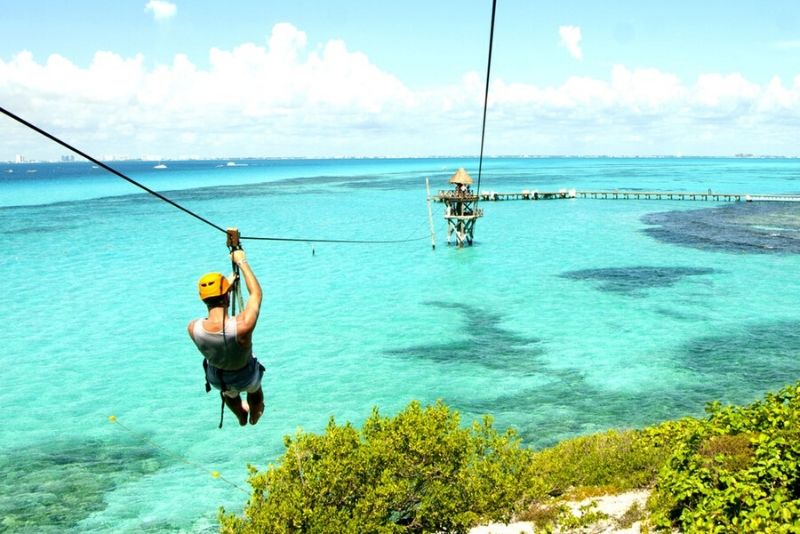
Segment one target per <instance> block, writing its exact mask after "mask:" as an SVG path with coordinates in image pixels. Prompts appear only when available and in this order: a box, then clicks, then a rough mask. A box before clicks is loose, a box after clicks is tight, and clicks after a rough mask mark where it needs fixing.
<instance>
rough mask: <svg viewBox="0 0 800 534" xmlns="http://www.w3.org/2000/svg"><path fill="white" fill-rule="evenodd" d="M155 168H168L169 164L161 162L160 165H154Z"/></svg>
mask: <svg viewBox="0 0 800 534" xmlns="http://www.w3.org/2000/svg"><path fill="white" fill-rule="evenodd" d="M153 168H154V169H166V168H167V166H166V165H164V164H163V163H159V164H158V165H156V166H155V167H153Z"/></svg>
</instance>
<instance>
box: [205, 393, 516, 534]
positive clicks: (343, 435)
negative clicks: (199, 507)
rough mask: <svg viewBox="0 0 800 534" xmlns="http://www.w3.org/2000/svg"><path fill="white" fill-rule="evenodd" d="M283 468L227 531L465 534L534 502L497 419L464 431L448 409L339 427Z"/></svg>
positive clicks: (302, 436) (512, 440)
mask: <svg viewBox="0 0 800 534" xmlns="http://www.w3.org/2000/svg"><path fill="white" fill-rule="evenodd" d="M285 444H286V452H285V453H284V455H283V456H282V458H281V460H280V463H279V465H277V466H270V467H269V468H268V469H267V470H266V471H264V472H257V471H256V470H254V469H253V468H251V476H250V484H251V485H252V487H253V494H252V496H251V499H250V501H249V503H248V505H247V507H246V509H245V514H244V517H237V516H234V515H225V513H224V511H223V512H222V513H221V517H220V520H221V523H222V530H223V532H270V533H289V532H309V533H313V532H319V533H329V532H337V533H360V532H374V533H393V532H445V531H446V532H466V531H467V530H468V529H469V528H470V527H471V526H473V525H475V524H477V523H479V522H480V521H490V520H491V521H494V520H508V519H510V517H511V514H512V513H513V511H514V510H515V509H516V508H517V507H518V505H519V504H520V503H521V502H522V500H523V499H524V496H525V494H526V488H525V485H526V480H527V478H528V475H527V466H528V464H529V458H530V452H529V451H527V450H526V449H523V448H521V447H520V445H519V439H518V438H517V436H516V435H515V434H514V432H513V431H508V432H506V433H504V434H499V433H498V432H497V431H496V430H495V429H494V428H493V427H492V421H491V419H490V418H488V417H487V418H485V419H484V420H483V421H482V422H480V423H473V425H472V426H471V427H470V428H463V427H462V426H461V425H460V420H459V415H458V413H457V412H455V411H451V410H449V409H448V407H447V406H445V405H444V404H443V403H441V402H437V403H436V404H435V405H432V406H426V407H421V406H420V404H419V403H418V402H416V401H415V402H412V403H411V404H410V405H409V406H408V407H407V408H406V409H405V410H403V411H402V412H401V413H399V414H398V415H397V416H395V417H393V418H387V417H382V416H381V415H380V414H379V413H378V410H377V409H374V410H373V413H372V415H371V416H370V417H369V418H368V419H367V421H366V422H365V423H364V426H363V428H362V429H361V430H360V431H359V430H357V429H355V428H353V427H352V426H351V425H350V424H345V425H343V426H339V425H337V424H336V422H335V421H334V420H333V419H331V421H330V423H329V424H328V427H327V429H326V430H325V433H324V434H323V435H314V434H310V433H304V432H298V433H297V435H296V436H295V437H294V438H293V439H291V438H288V437H287V438H285Z"/></svg>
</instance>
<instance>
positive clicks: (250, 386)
mask: <svg viewBox="0 0 800 534" xmlns="http://www.w3.org/2000/svg"><path fill="white" fill-rule="evenodd" d="M231 232H235V234H233V235H235V238H236V241H235V245H234V246H233V247H232V250H231V261H232V263H233V265H234V275H233V276H232V277H231V278H230V279H229V278H226V277H225V276H224V275H223V274H222V273H217V272H211V273H206V274H204V275H203V276H202V277H201V278H200V280H199V281H198V283H197V288H198V292H199V293H200V300H202V301H203V303H204V304H205V305H206V307H207V308H208V316H207V317H205V318H203V319H194V320H193V321H191V322H190V323H189V326H188V330H189V337H190V338H191V339H192V341H194V344H195V345H196V346H197V349H198V350H199V351H200V352H201V353H202V355H203V356H204V358H205V359H204V360H203V367H204V369H205V375H206V391H207V392H208V391H210V390H211V386H213V387H214V388H215V389H218V390H219V392H220V396H221V397H222V402H223V407H222V413H221V415H220V422H219V426H220V427H222V418H223V415H222V414H224V410H225V408H224V406H227V407H228V408H229V409H230V410H231V411H232V412H233V413H234V414H235V415H236V418H237V419H238V420H239V424H240V425H241V426H245V425H246V424H247V422H248V420H249V421H250V424H251V425H255V424H256V423H258V420H259V419H260V418H261V415H262V414H263V413H264V392H263V391H262V389H261V378H262V377H263V376H264V366H263V365H261V364H260V363H259V362H258V360H257V359H256V357H255V356H254V355H253V331H254V330H255V328H256V323H257V321H258V315H259V312H260V311H261V297H262V294H261V285H260V284H259V283H258V279H257V278H256V275H255V274H254V273H253V270H252V268H251V267H250V264H249V263H247V258H246V256H245V252H244V250H243V249H242V248H241V247H240V246H239V243H238V237H239V233H238V231H236V230H228V235H229V239H230V236H231V235H232V234H231ZM229 243H230V241H229ZM237 271H238V272H240V273H241V274H243V275H244V281H245V285H246V286H247V293H248V298H247V303H246V304H245V306H244V307H243V308H242V309H241V312H240V313H238V314H236V304H235V301H234V307H233V310H234V314H233V316H231V315H229V314H228V308H229V306H230V305H231V297H232V295H231V293H234V292H235V291H236V290H237V289H238V283H239V278H238V272H237ZM242 393H247V402H243V401H242V398H241V394H242ZM248 405H249V406H248Z"/></svg>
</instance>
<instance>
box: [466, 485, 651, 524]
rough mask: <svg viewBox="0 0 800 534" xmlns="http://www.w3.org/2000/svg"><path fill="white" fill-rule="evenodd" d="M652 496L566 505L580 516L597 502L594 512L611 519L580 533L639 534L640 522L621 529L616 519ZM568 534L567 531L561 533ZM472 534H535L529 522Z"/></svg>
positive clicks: (634, 494)
mask: <svg viewBox="0 0 800 534" xmlns="http://www.w3.org/2000/svg"><path fill="white" fill-rule="evenodd" d="M649 496H650V492H649V491H648V490H638V491H629V492H627V493H620V494H619V495H604V496H602V497H592V498H589V499H584V500H583V501H579V502H567V503H566V504H567V505H568V506H569V507H570V508H571V509H572V513H573V514H575V515H580V507H581V506H585V505H587V504H589V503H591V502H592V501H595V502H597V506H596V507H595V508H593V509H592V511H600V512H603V513H605V514H608V516H609V518H608V519H605V520H603V521H600V522H599V523H596V524H594V525H591V526H589V527H584V528H582V529H580V532H582V533H586V534H610V533H615V534H639V533H640V532H641V528H640V527H641V525H640V523H639V522H637V523H634V524H633V525H631V527H630V528H625V529H620V528H617V527H616V521H615V520H616V519H619V518H620V517H621V516H622V515H623V514H624V513H625V512H627V511H628V510H629V509H630V507H631V506H632V505H633V503H638V504H639V507H640V508H641V509H644V506H645V502H647V498H648V497H649ZM560 532H566V531H560ZM469 533H470V534H533V533H534V529H533V523H530V522H528V521H520V522H517V523H510V524H507V525H503V524H499V523H492V524H489V525H482V526H479V527H475V528H473V529H472V530H470V531H469Z"/></svg>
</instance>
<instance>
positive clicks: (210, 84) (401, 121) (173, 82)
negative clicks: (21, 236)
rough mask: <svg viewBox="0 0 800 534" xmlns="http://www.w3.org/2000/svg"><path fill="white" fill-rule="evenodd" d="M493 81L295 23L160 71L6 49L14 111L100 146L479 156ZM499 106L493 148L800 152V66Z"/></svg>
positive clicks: (102, 58) (577, 91)
mask: <svg viewBox="0 0 800 534" xmlns="http://www.w3.org/2000/svg"><path fill="white" fill-rule="evenodd" d="M483 89H484V81H483V79H482V75H481V74H479V73H478V72H467V73H464V75H463V77H461V78H460V79H458V80H454V81H453V83H452V84H450V85H446V86H439V87H427V88H424V89H418V90H413V91H412V90H411V89H409V88H408V87H407V86H406V85H405V84H403V82H402V81H401V80H399V79H398V78H397V77H395V76H393V75H392V74H391V73H388V72H386V71H384V70H382V69H381V68H380V67H379V66H378V65H375V64H374V63H372V62H371V61H370V59H369V57H368V56H367V55H366V54H364V53H362V52H359V51H352V50H349V49H348V47H347V45H346V43H345V42H343V41H340V40H331V41H329V42H327V43H321V44H320V45H317V44H314V45H313V47H311V46H309V39H308V37H307V36H306V34H305V33H304V32H302V31H300V30H299V29H297V28H296V27H294V26H293V25H291V24H285V23H284V24H278V25H276V26H275V27H274V28H273V29H272V32H271V34H270V35H269V36H268V38H267V39H266V40H265V42H264V44H255V43H243V44H240V45H239V46H237V47H235V48H232V49H227V50H224V49H218V48H212V49H211V50H210V51H209V57H208V66H207V67H200V66H198V63H197V62H196V61H194V60H193V59H192V58H190V57H188V56H186V55H184V54H178V55H176V56H175V57H174V58H173V59H172V61H171V62H170V63H168V64H163V65H158V66H155V67H147V66H146V62H145V59H144V57H143V56H142V55H136V56H134V57H130V58H124V57H121V56H120V55H118V54H116V53H113V52H110V51H100V52H97V53H96V54H95V56H94V58H93V59H92V61H91V62H90V64H89V65H88V66H86V67H82V66H78V65H76V64H75V63H73V62H72V61H71V60H70V59H68V58H66V57H63V56H61V55H52V56H50V57H49V58H47V59H46V60H45V61H44V62H39V61H37V60H36V59H35V58H34V57H33V55H32V54H31V53H30V52H25V51H23V52H20V53H18V54H17V55H15V56H13V57H12V58H10V59H9V60H7V61H6V60H4V59H2V58H0V101H2V102H3V103H4V106H6V107H8V108H9V109H10V110H12V111H14V112H16V113H18V114H20V115H22V116H23V117H25V118H27V119H29V120H31V121H32V122H34V123H36V124H40V125H41V126H42V127H44V128H46V129H53V133H55V134H57V135H64V136H65V138H66V139H67V140H68V141H70V142H72V143H74V144H75V145H76V146H79V147H81V148H84V149H85V150H87V151H88V152H90V153H93V154H112V153H118V154H133V155H136V154H152V153H156V152H158V153H160V154H162V155H163V156H164V157H169V156H177V155H182V154H198V155H202V156H207V157H212V156H221V157H225V156H228V155H233V156H300V155H302V156H353V155H387V154H395V155H397V154H401V155H404V154H412V155H427V154H465V153H476V152H477V150H478V148H479V141H480V139H479V136H480V120H481V113H482V106H483ZM489 106H490V108H489V113H488V116H487V138H486V143H487V144H486V148H487V153H490V154H491V153H506V154H508V153H539V154H541V153H562V154H563V153H577V154H580V153H593V154H597V153H612V154H613V153H626V154H632V153H645V154H664V153H677V152H682V153H684V154H726V153H728V154H733V153H736V152H739V151H741V150H743V149H745V150H747V151H752V152H761V153H767V152H770V153H791V154H798V153H800V148H798V147H797V146H796V142H795V139H796V137H797V131H800V75H798V76H796V77H794V78H793V79H791V80H788V81H782V80H781V79H780V78H778V77H776V78H773V79H772V80H771V81H770V82H769V83H767V84H763V85H760V84H758V83H755V82H752V81H750V80H748V79H746V78H745V77H744V76H743V75H742V74H740V73H706V74H703V75H700V76H698V77H697V78H696V79H694V80H681V79H680V78H679V77H678V76H676V75H675V74H672V73H670V72H665V71H662V70H659V69H656V68H631V67H628V66H625V65H615V66H613V67H612V68H611V69H610V70H609V72H608V74H607V75H605V76H598V77H586V76H571V77H568V78H567V79H565V80H564V81H563V82H561V83H558V84H554V85H534V84H525V83H519V82H517V81H515V80H503V79H496V80H493V81H492V84H491V87H490V91H489ZM6 127H7V125H4V124H3V123H2V121H0V138H4V139H15V138H16V137H19V136H17V135H15V134H8V135H6V133H5V132H6V130H5V128H6ZM756 142H761V143H772V144H769V145H766V144H765V145H764V148H761V149H759V148H758V147H756V146H753V145H752V144H753V143H756ZM15 143H16V144H15ZM12 145H13V150H14V152H12V153H11V154H10V156H7V155H5V154H2V153H0V159H5V158H6V157H13V154H14V153H15V152H20V153H22V152H25V153H29V151H28V150H21V149H20V148H19V146H18V143H17V141H14V142H12V143H10V144H9V143H6V145H5V147H4V148H6V150H11V149H12V148H11V147H12ZM41 145H42V146H47V143H45V142H42V143H41ZM0 146H2V145H0ZM746 147H751V148H746ZM52 150H53V152H52V153H51V154H53V155H54V156H55V155H58V154H60V153H61V151H60V149H58V148H57V147H53V148H52ZM30 157H36V156H34V155H30Z"/></svg>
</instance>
